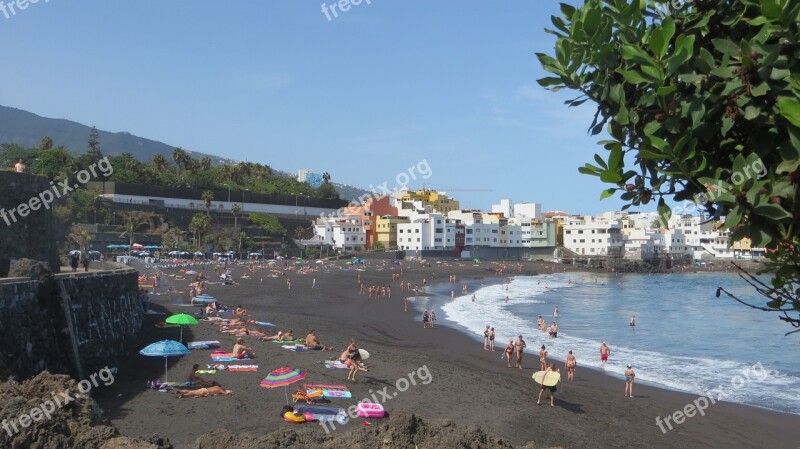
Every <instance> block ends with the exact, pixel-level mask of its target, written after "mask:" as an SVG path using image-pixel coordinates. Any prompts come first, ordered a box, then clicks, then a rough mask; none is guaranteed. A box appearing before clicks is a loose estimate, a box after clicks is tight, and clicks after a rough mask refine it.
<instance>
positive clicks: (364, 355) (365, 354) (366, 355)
mask: <svg viewBox="0 0 800 449" xmlns="http://www.w3.org/2000/svg"><path fill="white" fill-rule="evenodd" d="M358 353H359V355H361V360H367V359H368V358H369V352H367V351H365V350H363V349H359V350H358Z"/></svg>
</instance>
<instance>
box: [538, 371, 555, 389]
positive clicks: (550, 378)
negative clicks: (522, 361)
mask: <svg viewBox="0 0 800 449" xmlns="http://www.w3.org/2000/svg"><path fill="white" fill-rule="evenodd" d="M545 374H547V376H545ZM531 377H532V378H533V381H534V382H536V383H537V384H539V385H541V386H543V387H552V386H555V385H556V384H558V381H560V380H561V373H557V372H555V371H537V372H535V373H533V376H531Z"/></svg>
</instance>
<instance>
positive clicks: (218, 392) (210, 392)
mask: <svg viewBox="0 0 800 449" xmlns="http://www.w3.org/2000/svg"><path fill="white" fill-rule="evenodd" d="M232 394H233V390H226V389H224V388H222V387H219V386H214V387H207V388H199V389H197V390H178V397H179V398H204V397H206V396H230V395H232Z"/></svg>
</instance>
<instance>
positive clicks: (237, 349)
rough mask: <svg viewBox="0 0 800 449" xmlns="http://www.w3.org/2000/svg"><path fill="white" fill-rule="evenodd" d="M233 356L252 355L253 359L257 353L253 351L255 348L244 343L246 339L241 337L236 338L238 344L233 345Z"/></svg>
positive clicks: (240, 357) (243, 356)
mask: <svg viewBox="0 0 800 449" xmlns="http://www.w3.org/2000/svg"><path fill="white" fill-rule="evenodd" d="M231 352H232V353H233V356H234V357H236V358H237V359H243V358H245V357H250V358H251V359H254V358H256V354H255V353H254V352H253V349H252V348H250V347H248V346H245V345H244V339H242V338H239V339H238V340H236V344H235V345H233V349H232V350H231Z"/></svg>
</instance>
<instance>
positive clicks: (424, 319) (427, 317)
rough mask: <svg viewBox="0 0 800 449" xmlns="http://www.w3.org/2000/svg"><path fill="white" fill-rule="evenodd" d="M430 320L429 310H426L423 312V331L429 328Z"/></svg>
mask: <svg viewBox="0 0 800 449" xmlns="http://www.w3.org/2000/svg"><path fill="white" fill-rule="evenodd" d="M428 319H429V316H428V309H425V310H423V311H422V328H423V329H427V328H428Z"/></svg>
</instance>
